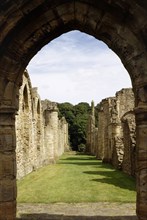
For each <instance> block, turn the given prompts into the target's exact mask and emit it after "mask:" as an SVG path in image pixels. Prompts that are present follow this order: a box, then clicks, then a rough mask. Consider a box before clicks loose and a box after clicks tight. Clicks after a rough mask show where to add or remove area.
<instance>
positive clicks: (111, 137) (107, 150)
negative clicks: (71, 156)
mask: <svg viewBox="0 0 147 220" xmlns="http://www.w3.org/2000/svg"><path fill="white" fill-rule="evenodd" d="M97 109H98V117H97V118H98V121H97V126H98V128H97V133H96V134H95V136H94V134H93V130H94V126H95V124H94V123H93V127H92V126H89V125H88V127H89V131H88V133H87V140H91V139H92V140H91V142H89V143H88V145H89V148H90V149H91V150H90V152H93V149H94V151H95V155H96V157H97V158H98V159H102V160H103V162H107V163H111V164H113V166H114V167H115V168H119V169H123V170H124V172H126V173H128V174H131V175H133V174H134V173H135V168H134V167H135V165H134V161H135V153H132V152H134V151H135V150H134V149H135V145H136V143H135V117H134V114H133V109H134V95H133V91H132V89H122V90H121V91H119V92H117V93H116V96H115V97H110V98H106V99H103V100H102V101H101V102H100V103H99V104H98V106H97ZM130 111H131V112H132V114H131V115H130V114H127V113H128V112H130ZM124 115H125V117H124ZM127 116H128V117H127ZM90 117H92V115H90ZM93 117H94V116H93ZM122 118H123V120H122ZM93 121H94V119H93ZM90 129H91V130H90ZM95 140H96V141H95ZM93 143H94V144H93ZM124 160H125V161H124ZM133 169H134V170H133Z"/></svg>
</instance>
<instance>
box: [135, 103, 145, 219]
mask: <svg viewBox="0 0 147 220" xmlns="http://www.w3.org/2000/svg"><path fill="white" fill-rule="evenodd" d="M135 114H136V137H137V138H136V140H137V142H136V146H137V149H136V151H137V152H136V159H137V160H136V161H137V164H136V178H137V203H136V205H137V210H136V211H137V216H138V219H139V220H146V219H147V108H145V107H141V108H136V109H135Z"/></svg>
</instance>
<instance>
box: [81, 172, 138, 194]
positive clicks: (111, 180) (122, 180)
mask: <svg viewBox="0 0 147 220" xmlns="http://www.w3.org/2000/svg"><path fill="white" fill-rule="evenodd" d="M83 173H85V174H91V175H98V176H103V178H98V179H96V178H95V179H92V180H91V181H95V182H99V183H107V184H110V185H114V186H117V187H119V188H123V189H128V190H130V191H136V184H135V179H134V178H133V177H130V176H128V175H126V174H124V173H122V172H121V171H118V170H112V171H111V170H110V171H85V172H83Z"/></svg>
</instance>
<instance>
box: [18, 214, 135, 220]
mask: <svg viewBox="0 0 147 220" xmlns="http://www.w3.org/2000/svg"><path fill="white" fill-rule="evenodd" d="M17 219H20V220H28V219H29V220H45V219H46V220H47V219H48V220H137V217H136V216H114V217H112V216H69V215H67V216H65V215H56V214H55V215H51V214H45V213H42V214H35V213H34V214H22V215H21V217H20V218H17Z"/></svg>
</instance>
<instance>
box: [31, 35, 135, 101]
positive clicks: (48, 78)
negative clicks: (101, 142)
mask: <svg viewBox="0 0 147 220" xmlns="http://www.w3.org/2000/svg"><path fill="white" fill-rule="evenodd" d="M27 69H28V72H29V74H30V78H31V81H32V86H33V87H38V92H39V94H40V96H41V99H46V98H47V99H49V100H51V101H55V102H60V103H61V102H70V103H72V104H77V103H79V102H88V103H90V102H91V100H94V102H95V104H97V103H99V102H100V101H101V99H103V98H106V97H110V96H114V95H115V92H116V91H119V90H120V89H121V88H127V87H131V81H130V77H129V74H128V73H127V71H126V70H125V68H124V67H123V65H122V63H121V61H120V59H119V58H118V57H117V55H115V54H114V53H113V52H112V51H111V50H110V49H109V48H108V47H107V46H106V45H105V44H104V43H103V42H101V41H98V40H96V39H95V38H93V37H92V36H89V35H87V34H84V33H81V32H79V31H72V32H68V33H66V34H63V35H61V36H60V37H59V38H56V39H55V40H53V41H51V42H50V43H49V44H48V45H46V46H45V47H43V48H42V49H41V51H39V52H38V54H37V55H36V56H34V58H33V59H32V60H31V61H30V63H29V65H28V67H27Z"/></svg>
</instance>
